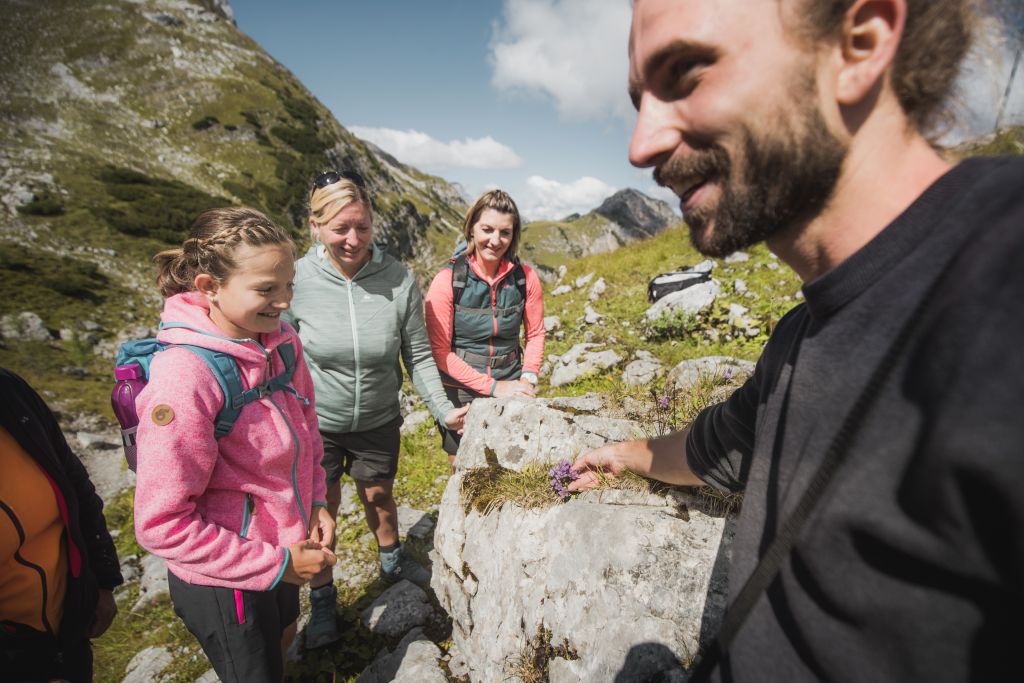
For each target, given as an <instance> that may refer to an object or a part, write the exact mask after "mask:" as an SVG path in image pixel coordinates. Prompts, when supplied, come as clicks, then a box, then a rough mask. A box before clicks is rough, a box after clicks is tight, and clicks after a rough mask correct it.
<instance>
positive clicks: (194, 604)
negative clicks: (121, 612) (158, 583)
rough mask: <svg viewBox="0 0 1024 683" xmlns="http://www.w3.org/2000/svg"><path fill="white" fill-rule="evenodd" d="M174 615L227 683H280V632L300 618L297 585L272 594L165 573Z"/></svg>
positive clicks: (281, 587)
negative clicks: (196, 582) (190, 580)
mask: <svg viewBox="0 0 1024 683" xmlns="http://www.w3.org/2000/svg"><path fill="white" fill-rule="evenodd" d="M167 584H168V588H170V592H171V603H172V604H173V605H174V613H175V614H177V615H178V617H179V618H180V619H181V620H182V621H183V622H185V626H186V627H188V630H189V631H191V632H192V635H194V636H195V637H196V639H197V640H198V641H199V644H200V645H201V646H202V648H203V652H205V653H206V657H207V658H208V659H209V660H210V664H212V665H213V670H214V671H216V672H217V676H218V677H219V678H220V680H221V681H223V683H280V681H281V679H282V677H283V676H284V659H283V658H282V656H281V634H282V633H283V632H284V630H285V628H287V627H288V626H290V625H291V624H292V623H293V622H294V621H295V620H296V619H297V618H298V616H299V587H298V586H295V585H293V584H290V583H284V582H282V583H279V584H277V586H276V587H275V588H274V589H273V590H269V591H247V590H234V589H231V588H220V587H216V586H196V585H193V584H190V583H185V582H184V581H182V580H181V579H179V578H178V577H177V576H175V575H174V574H173V573H171V572H167Z"/></svg>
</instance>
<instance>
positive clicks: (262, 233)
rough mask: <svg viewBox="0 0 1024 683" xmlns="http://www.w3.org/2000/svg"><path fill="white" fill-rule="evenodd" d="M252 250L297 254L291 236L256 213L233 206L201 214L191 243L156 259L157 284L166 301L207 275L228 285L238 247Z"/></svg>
mask: <svg viewBox="0 0 1024 683" xmlns="http://www.w3.org/2000/svg"><path fill="white" fill-rule="evenodd" d="M242 244H248V245H249V246H251V247H260V246H265V245H281V246H284V247H286V248H288V249H289V250H291V251H292V253H293V254H294V252H295V244H294V243H293V242H292V239H291V237H290V236H289V235H288V233H287V232H286V231H285V230H284V229H283V228H281V227H280V226H278V225H277V224H276V223H274V222H273V221H272V220H270V219H269V218H267V217H266V216H264V215H263V214H262V213H260V212H259V211H257V210H256V209H250V208H248V207H245V206H230V207H225V208H221V209H210V210H209V211H204V212H203V213H201V214H199V217H198V218H196V220H195V222H194V223H193V224H192V229H191V231H190V232H189V236H188V239H186V240H185V242H184V243H183V244H182V245H181V247H180V248H177V249H167V250H165V251H161V252H160V253H159V254H157V255H156V256H154V257H153V262H154V263H156V267H157V278H156V284H157V287H159V289H160V293H161V294H162V295H163V296H164V297H170V296H173V295H175V294H180V293H181V292H189V291H192V290H193V289H195V278H196V275H198V274H200V273H206V274H207V275H209V276H211V277H212V278H213V279H214V280H215V281H216V282H220V283H223V282H226V281H227V279H228V278H229V277H230V276H231V274H232V273H233V272H234V271H235V269H236V268H237V267H238V264H237V262H236V261H235V259H234V254H235V250H236V249H237V248H238V246H239V245H242Z"/></svg>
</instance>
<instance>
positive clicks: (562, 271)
mask: <svg viewBox="0 0 1024 683" xmlns="http://www.w3.org/2000/svg"><path fill="white" fill-rule="evenodd" d="M568 271H569V269H568V268H566V267H565V264H564V263H563V264H562V265H560V266H558V281H559V282H560V281H561V280H562V278H563V277H565V274H566V273H567V272H568Z"/></svg>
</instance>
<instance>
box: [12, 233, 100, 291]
mask: <svg viewBox="0 0 1024 683" xmlns="http://www.w3.org/2000/svg"><path fill="white" fill-rule="evenodd" d="M0 270H2V271H6V272H8V273H10V274H11V276H12V277H11V278H10V280H11V282H10V284H11V285H12V287H14V288H15V289H16V288H17V287H18V286H21V287H25V286H30V287H32V288H38V287H44V288H46V289H49V290H50V291H51V292H56V293H57V294H61V295H64V296H67V297H70V298H73V299H84V300H86V301H90V302H92V303H98V302H100V301H102V300H103V298H104V294H105V291H106V289H107V286H108V284H109V281H108V279H107V277H106V276H105V275H103V274H102V273H101V272H100V269H99V266H97V265H96V264H95V263H93V262H91V261H82V260H80V259H76V258H72V257H70V256H54V255H52V254H48V253H46V252H36V251H30V250H29V249H28V248H26V247H23V246H21V245H20V244H12V243H0ZM5 284H6V283H5ZM13 293H14V292H13V291H12V292H10V293H5V294H13ZM22 300H24V298H23V299H22Z"/></svg>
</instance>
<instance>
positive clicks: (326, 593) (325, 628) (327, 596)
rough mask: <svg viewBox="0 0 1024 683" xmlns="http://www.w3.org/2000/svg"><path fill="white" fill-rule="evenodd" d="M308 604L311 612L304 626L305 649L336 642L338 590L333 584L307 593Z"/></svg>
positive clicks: (339, 635) (337, 635)
mask: <svg viewBox="0 0 1024 683" xmlns="http://www.w3.org/2000/svg"><path fill="white" fill-rule="evenodd" d="M309 603H310V605H311V606H312V607H313V610H312V611H311V612H310V615H309V624H307V625H306V648H307V649H313V648H317V647H323V646H324V645H328V644H330V643H333V642H334V641H336V640H338V639H339V638H340V637H341V634H339V633H338V624H337V623H336V620H335V607H336V605H337V604H338V589H337V588H335V587H334V584H333V583H329V584H327V585H326V586H321V587H320V588H314V589H312V590H311V591H309Z"/></svg>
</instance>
